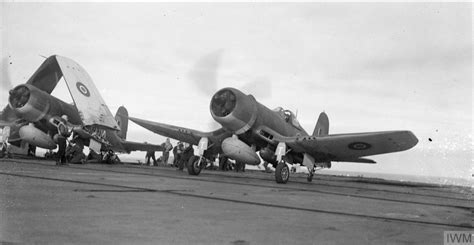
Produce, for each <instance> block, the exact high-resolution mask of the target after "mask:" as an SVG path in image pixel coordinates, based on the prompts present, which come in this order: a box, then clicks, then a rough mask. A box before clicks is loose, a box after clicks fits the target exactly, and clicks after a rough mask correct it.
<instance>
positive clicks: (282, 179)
mask: <svg viewBox="0 0 474 245" xmlns="http://www.w3.org/2000/svg"><path fill="white" fill-rule="evenodd" d="M288 179H290V168H288V165H286V163H285V162H284V161H281V162H280V163H279V164H278V165H277V167H276V169H275V180H276V182H277V183H279V184H286V182H288Z"/></svg>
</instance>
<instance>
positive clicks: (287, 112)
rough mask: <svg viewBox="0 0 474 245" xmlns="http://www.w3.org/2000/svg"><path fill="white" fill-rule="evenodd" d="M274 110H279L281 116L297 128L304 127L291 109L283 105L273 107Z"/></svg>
mask: <svg viewBox="0 0 474 245" xmlns="http://www.w3.org/2000/svg"><path fill="white" fill-rule="evenodd" d="M273 111H275V112H278V113H279V114H280V116H281V117H282V118H283V119H285V121H286V122H289V123H290V124H291V125H293V126H294V127H295V128H298V129H302V128H301V125H300V123H299V122H298V120H297V119H296V116H295V114H294V113H293V112H291V111H290V110H285V109H283V108H282V107H277V108H275V109H273Z"/></svg>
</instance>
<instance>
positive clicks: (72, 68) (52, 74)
mask: <svg viewBox="0 0 474 245" xmlns="http://www.w3.org/2000/svg"><path fill="white" fill-rule="evenodd" d="M4 72H7V71H4ZM5 77H8V76H5ZM61 78H64V81H65V82H66V85H67V87H68V90H69V92H70V94H71V97H72V99H73V101H74V103H72V104H68V103H66V102H64V101H62V100H60V99H58V98H56V97H54V96H52V95H51V92H52V91H53V90H54V88H55V87H56V85H57V83H58V82H59V81H60V79H61ZM3 82H4V83H5V82H9V81H3ZM62 115H66V116H67V117H68V124H70V125H72V128H73V132H75V133H76V134H78V135H79V136H80V137H81V138H82V139H84V141H85V145H86V146H89V147H90V148H96V149H95V150H96V151H114V152H121V153H130V152H131V151H149V150H154V151H160V150H162V147H161V146H159V145H153V144H147V143H137V142H130V141H127V140H126V136H127V128H128V118H127V117H128V112H127V110H126V109H125V107H123V106H121V107H120V108H119V109H118V111H117V114H116V116H115V118H114V117H113V116H112V114H111V112H110V110H109V108H108V107H107V106H106V104H105V102H104V100H103V99H102V97H101V95H100V94H99V91H98V90H97V88H96V87H95V85H94V83H93V82H92V79H91V77H90V76H89V74H88V73H87V72H86V71H85V70H84V68H82V66H80V65H79V64H78V63H76V62H75V61H73V60H71V59H69V58H66V57H61V56H58V55H53V56H50V57H48V58H46V60H45V61H44V62H43V64H41V66H40V67H39V68H38V69H37V70H36V72H35V73H34V74H33V75H32V76H31V78H30V79H28V81H27V82H26V83H25V84H20V85H18V86H16V87H15V88H13V89H11V90H10V91H9V98H8V105H7V106H6V107H5V108H4V109H3V111H2V112H1V114H0V127H2V128H4V132H9V133H8V135H4V140H8V142H9V143H10V144H13V145H16V146H20V145H22V143H23V142H24V143H28V144H30V145H33V146H37V147H40V148H45V149H55V148H56V147H57V146H56V142H55V141H54V140H53V135H54V133H56V132H57V126H58V124H59V122H60V117H61V116H62ZM4 134H5V133H4ZM5 138H6V139H5ZM98 153H99V152H98Z"/></svg>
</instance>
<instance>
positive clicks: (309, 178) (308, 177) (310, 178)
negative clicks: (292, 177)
mask: <svg viewBox="0 0 474 245" xmlns="http://www.w3.org/2000/svg"><path fill="white" fill-rule="evenodd" d="M313 177H314V174H311V175H308V176H307V177H306V180H307V181H308V182H311V181H313Z"/></svg>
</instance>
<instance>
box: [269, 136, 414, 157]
mask: <svg viewBox="0 0 474 245" xmlns="http://www.w3.org/2000/svg"><path fill="white" fill-rule="evenodd" d="M279 138H280V139H276V138H275V140H277V141H280V142H285V143H286V144H287V145H288V146H289V147H290V148H291V149H292V150H293V151H295V152H299V153H308V154H310V155H311V156H313V157H314V158H315V159H320V160H324V159H326V160H329V161H340V162H360V163H375V162H374V161H373V160H370V159H365V158H361V157H364V156H371V155H378V154H384V153H390V152H397V151H404V150H408V149H410V148H412V147H413V146H415V145H416V144H417V143H418V139H417V138H416V136H415V135H414V134H413V133H412V132H410V131H385V132H371V133H355V134H335V135H327V136H321V137H319V136H305V137H279Z"/></svg>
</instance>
